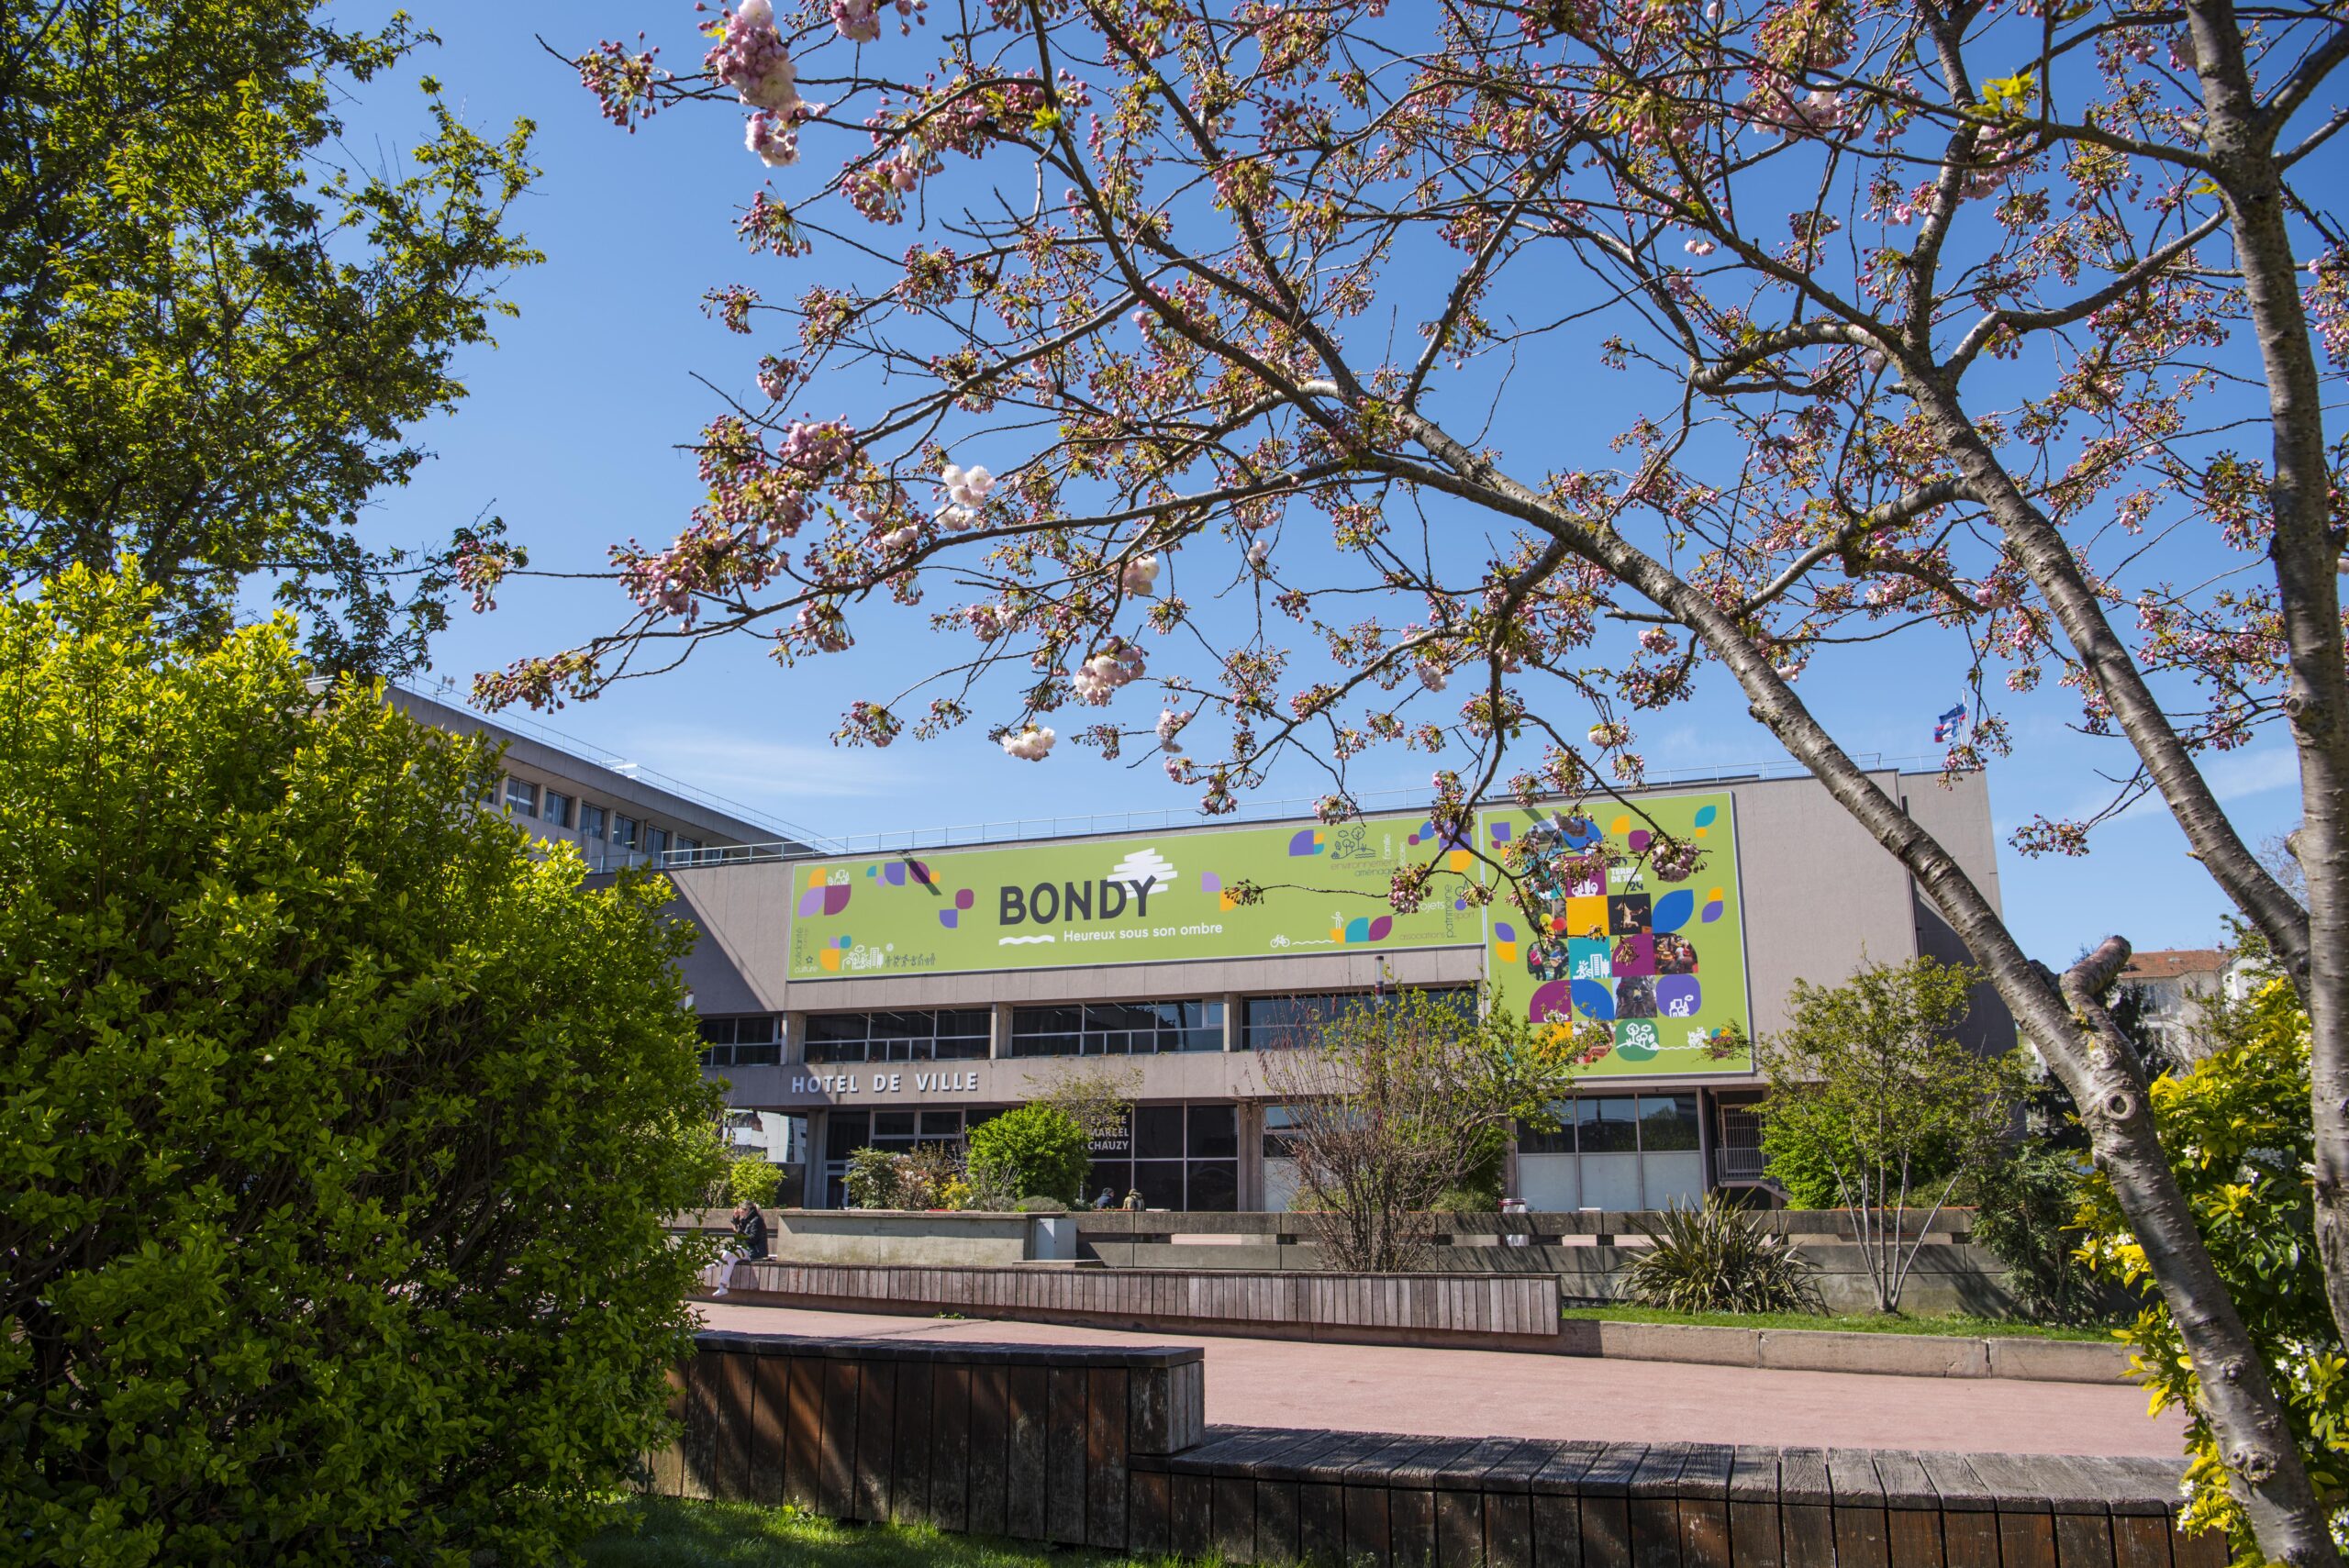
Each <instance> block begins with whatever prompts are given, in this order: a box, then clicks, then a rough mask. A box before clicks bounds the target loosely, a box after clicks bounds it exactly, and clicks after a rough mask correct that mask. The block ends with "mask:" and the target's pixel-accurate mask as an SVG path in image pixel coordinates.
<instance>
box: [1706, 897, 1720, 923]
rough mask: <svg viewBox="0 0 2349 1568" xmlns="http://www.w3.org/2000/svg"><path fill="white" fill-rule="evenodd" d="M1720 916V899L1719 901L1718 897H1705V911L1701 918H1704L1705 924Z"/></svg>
mask: <svg viewBox="0 0 2349 1568" xmlns="http://www.w3.org/2000/svg"><path fill="white" fill-rule="evenodd" d="M1720 917H1721V901H1720V899H1718V898H1709V899H1707V900H1706V901H1705V913H1704V915H1703V916H1702V918H1703V920H1704V922H1705V924H1707V925H1711V924H1712V923H1713V922H1714V921H1715V920H1718V919H1720Z"/></svg>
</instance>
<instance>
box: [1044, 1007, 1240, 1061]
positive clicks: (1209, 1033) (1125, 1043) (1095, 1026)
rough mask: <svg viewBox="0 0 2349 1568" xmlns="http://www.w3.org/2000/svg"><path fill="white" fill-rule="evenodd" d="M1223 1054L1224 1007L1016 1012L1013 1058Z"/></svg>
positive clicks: (1063, 1009) (1055, 1009)
mask: <svg viewBox="0 0 2349 1568" xmlns="http://www.w3.org/2000/svg"><path fill="white" fill-rule="evenodd" d="M1222 1049H1223V1004H1222V1003H1221V1002H1208V1001H1197V1002H1108V1003H1092V1004H1088V1005H1086V1006H1067V1007H1016V1008H1014V1009H1013V1010H1012V1014H1011V1051H1010V1054H1011V1055H1013V1056H1146V1055H1152V1054H1154V1053H1156V1052H1159V1051H1221V1050H1222Z"/></svg>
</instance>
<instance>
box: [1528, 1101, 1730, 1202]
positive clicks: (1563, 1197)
mask: <svg viewBox="0 0 2349 1568" xmlns="http://www.w3.org/2000/svg"><path fill="white" fill-rule="evenodd" d="M1551 1111H1552V1114H1553V1116H1555V1117H1556V1118H1557V1119H1558V1124H1559V1125H1558V1126H1557V1128H1556V1129H1553V1130H1544V1129H1536V1128H1533V1127H1531V1126H1529V1125H1528V1124H1526V1123H1523V1122H1520V1123H1519V1124H1518V1129H1517V1153H1518V1184H1519V1189H1520V1192H1521V1193H1522V1194H1523V1195H1524V1197H1525V1203H1526V1207H1529V1208H1533V1209H1549V1210H1560V1209H1575V1208H1599V1209H1635V1208H1668V1207H1672V1206H1673V1205H1674V1204H1679V1203H1687V1204H1693V1203H1697V1202H1699V1201H1701V1200H1702V1199H1703V1196H1704V1191H1705V1173H1704V1167H1703V1164H1702V1161H1701V1157H1700V1156H1699V1154H1698V1130H1697V1117H1698V1102H1697V1096H1696V1095H1694V1094H1684V1095H1577V1096H1575V1098H1574V1099H1572V1100H1568V1101H1564V1102H1563V1103H1561V1104H1559V1105H1556V1106H1552V1107H1551Z"/></svg>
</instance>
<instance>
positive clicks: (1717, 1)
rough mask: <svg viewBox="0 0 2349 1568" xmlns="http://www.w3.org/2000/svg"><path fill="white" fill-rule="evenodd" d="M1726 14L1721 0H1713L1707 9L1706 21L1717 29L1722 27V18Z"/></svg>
mask: <svg viewBox="0 0 2349 1568" xmlns="http://www.w3.org/2000/svg"><path fill="white" fill-rule="evenodd" d="M1724 14H1725V13H1723V11H1722V10H1721V0H1713V3H1712V4H1711V5H1709V6H1706V7H1705V20H1707V21H1709V22H1710V23H1712V25H1713V26H1715V27H1717V28H1718V27H1720V25H1721V17H1722V16H1723V15H1724Z"/></svg>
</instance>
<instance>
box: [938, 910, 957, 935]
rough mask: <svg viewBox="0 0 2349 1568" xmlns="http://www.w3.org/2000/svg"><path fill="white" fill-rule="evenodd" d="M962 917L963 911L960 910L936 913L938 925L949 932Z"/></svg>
mask: <svg viewBox="0 0 2349 1568" xmlns="http://www.w3.org/2000/svg"><path fill="white" fill-rule="evenodd" d="M962 917H963V911H961V910H960V909H941V910H940V911H939V912H938V923H939V924H940V925H941V926H943V927H945V928H946V929H948V930H950V931H951V930H952V929H954V926H955V922H957V921H959V920H960V919H962Z"/></svg>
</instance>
